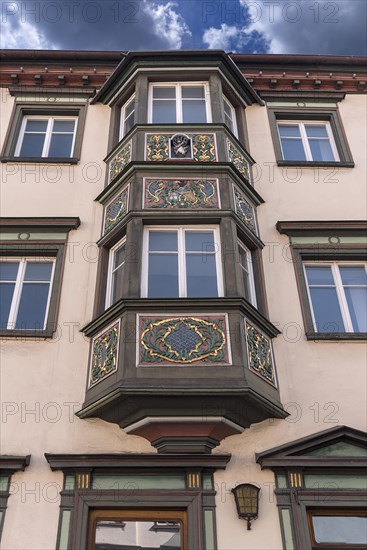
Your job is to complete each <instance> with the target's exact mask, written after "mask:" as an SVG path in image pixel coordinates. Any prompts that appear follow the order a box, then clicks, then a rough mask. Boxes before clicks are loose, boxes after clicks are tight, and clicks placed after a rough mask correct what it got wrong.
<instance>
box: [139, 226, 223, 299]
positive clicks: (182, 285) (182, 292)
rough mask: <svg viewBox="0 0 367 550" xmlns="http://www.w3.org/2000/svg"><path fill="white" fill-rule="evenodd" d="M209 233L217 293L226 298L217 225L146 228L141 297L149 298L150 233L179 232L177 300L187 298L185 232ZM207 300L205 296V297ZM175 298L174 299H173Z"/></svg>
mask: <svg viewBox="0 0 367 550" xmlns="http://www.w3.org/2000/svg"><path fill="white" fill-rule="evenodd" d="M190 230H191V231H196V232H200V231H202V232H208V231H213V235H214V246H215V249H216V250H215V252H214V255H215V267H216V272H217V291H218V298H220V297H223V296H224V290H223V269H222V265H223V264H222V254H221V246H220V232H219V227H218V226H217V225H205V226H204V225H184V226H178V225H165V226H158V225H150V226H147V227H145V228H144V237H143V261H142V279H141V295H142V298H148V279H149V273H148V269H149V231H177V232H178V235H177V255H178V288H179V295H178V296H177V298H186V297H187V285H186V250H185V232H186V231H190ZM203 297H204V298H205V296H203ZM173 298H174V297H173Z"/></svg>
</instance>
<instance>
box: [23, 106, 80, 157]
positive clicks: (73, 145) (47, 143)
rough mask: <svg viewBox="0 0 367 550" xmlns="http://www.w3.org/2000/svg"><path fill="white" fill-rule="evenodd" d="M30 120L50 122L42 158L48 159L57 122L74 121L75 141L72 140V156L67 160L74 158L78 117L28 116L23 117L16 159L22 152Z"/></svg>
mask: <svg viewBox="0 0 367 550" xmlns="http://www.w3.org/2000/svg"><path fill="white" fill-rule="evenodd" d="M28 120H47V121H48V123H47V128H46V132H45V133H44V135H45V140H44V142H43V149H42V154H41V158H48V152H49V150H50V144H51V137H52V132H53V126H54V122H55V121H57V122H58V121H59V120H69V121H73V122H74V132H73V139H72V143H71V149H70V155H69V156H67V157H65V158H72V157H73V154H74V148H75V139H76V134H77V128H78V117H77V116H45V115H26V116H24V117H23V120H22V124H21V126H20V131H19V137H18V141H17V145H16V147H15V153H14V156H16V157H19V156H20V150H21V148H22V145H23V139H24V135H25V133H26V132H25V129H26V125H27V121H28ZM27 133H28V132H27ZM34 133H43V132H34ZM57 133H58V134H63V133H65V134H68V135H69V134H70V133H71V132H57ZM35 158H38V157H35ZM60 158H64V157H60Z"/></svg>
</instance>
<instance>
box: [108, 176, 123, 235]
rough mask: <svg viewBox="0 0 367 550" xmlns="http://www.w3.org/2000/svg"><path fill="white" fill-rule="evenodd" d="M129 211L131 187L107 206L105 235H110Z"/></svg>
mask: <svg viewBox="0 0 367 550" xmlns="http://www.w3.org/2000/svg"><path fill="white" fill-rule="evenodd" d="M128 211H129V185H127V186H126V187H124V188H123V189H122V190H121V191H120V192H119V193H118V194H117V195H115V196H114V197H113V199H112V200H111V201H110V202H109V203H108V204H106V206H105V217H104V229H103V233H104V234H105V233H108V231H110V229H112V228H113V227H115V225H117V224H118V223H119V222H120V221H121V220H122V219H123V218H124V217H125V215H126V214H127V212H128Z"/></svg>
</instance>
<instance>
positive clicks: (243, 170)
mask: <svg viewBox="0 0 367 550" xmlns="http://www.w3.org/2000/svg"><path fill="white" fill-rule="evenodd" d="M227 144H228V154H229V160H230V162H232V164H233V165H234V166H235V167H236V168H237V170H238V171H239V172H240V174H242V175H243V176H244V177H245V178H246V179H249V165H248V162H247V160H246V158H245V156H244V155H242V154H241V153H240V152H239V151H238V150H237V149H236V147H234V145H233V144H232V143H231V142H230V141H229V140H227Z"/></svg>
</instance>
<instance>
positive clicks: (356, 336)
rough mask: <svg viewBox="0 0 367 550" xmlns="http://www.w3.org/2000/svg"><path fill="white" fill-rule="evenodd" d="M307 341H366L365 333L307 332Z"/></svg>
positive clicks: (366, 334)
mask: <svg viewBox="0 0 367 550" xmlns="http://www.w3.org/2000/svg"><path fill="white" fill-rule="evenodd" d="M306 338H307V340H366V339H367V332H307V333H306Z"/></svg>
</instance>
